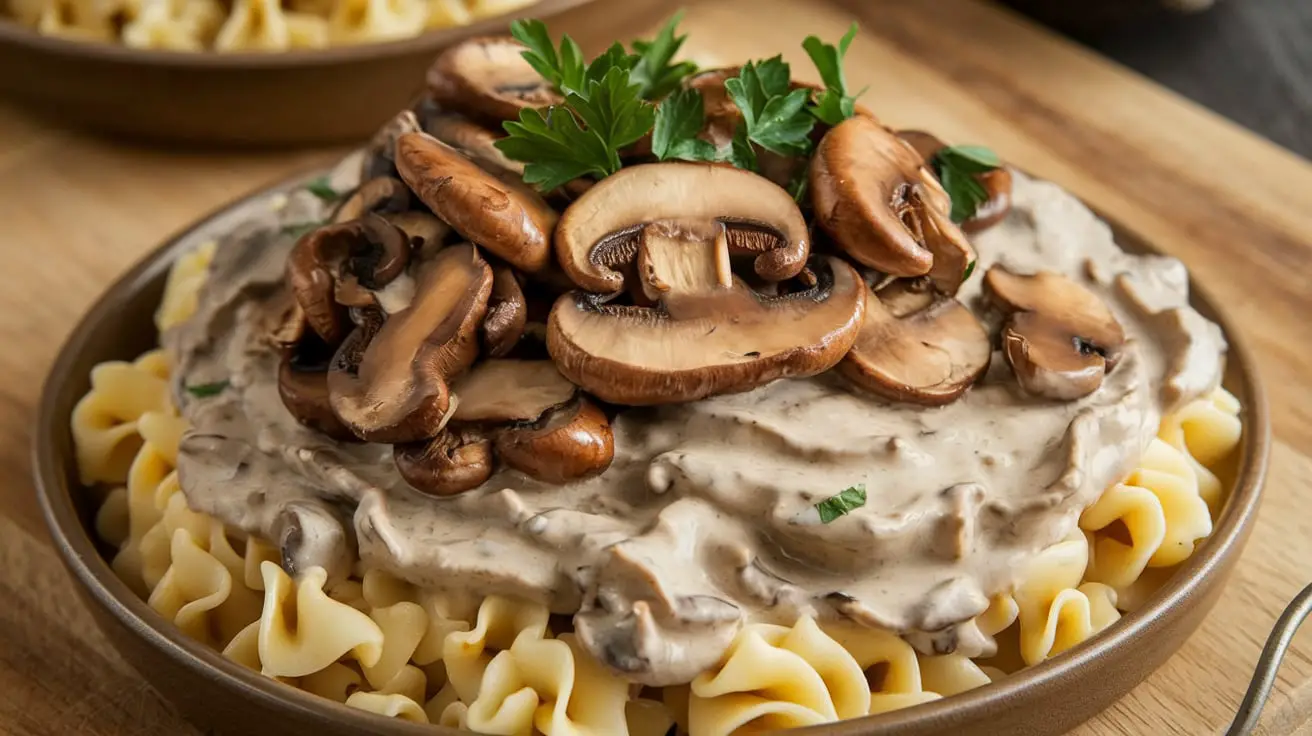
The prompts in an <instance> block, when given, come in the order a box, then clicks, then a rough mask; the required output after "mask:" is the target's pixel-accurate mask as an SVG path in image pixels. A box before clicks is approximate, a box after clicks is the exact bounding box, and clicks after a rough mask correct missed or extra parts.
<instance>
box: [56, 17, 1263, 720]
mask: <svg viewBox="0 0 1312 736" xmlns="http://www.w3.org/2000/svg"><path fill="white" fill-rule="evenodd" d="M566 1H567V2H568V1H572V0H566ZM326 170H327V169H326V168H325V167H322V166H318V167H315V168H314V169H313V170H309V171H305V172H302V173H300V174H297V175H293V176H290V177H282V178H280V179H279V180H278V181H277V182H276V183H274V184H272V185H269V186H264V187H260V188H258V189H256V190H254V191H252V192H250V193H247V194H245V195H242V196H240V197H237V198H235V199H233V200H231V201H229V202H228V203H226V204H224V205H221V206H220V207H218V208H216V209H214V210H213V211H211V212H209V213H208V214H206V215H204V216H203V217H201V218H198V219H196V220H195V221H193V222H191V223H190V224H188V225H185V226H184V227H182V228H181V229H179V230H178V231H177V232H175V233H174V234H172V235H171V236H169V237H168V238H167V239H165V240H164V242H163V243H162V244H161V245H160V246H158V247H156V248H154V249H152V250H151V251H149V252H148V253H146V254H145V255H144V256H143V257H142V258H140V259H139V260H138V261H137V262H136V263H135V264H134V265H133V266H132V267H131V268H130V269H129V270H128V271H126V272H125V273H123V274H122V275H121V276H120V277H119V278H117V279H116V280H115V281H114V282H113V284H112V285H110V286H109V287H108V288H107V289H106V290H105V292H104V293H103V294H102V295H101V296H100V297H99V298H98V299H97V300H96V301H95V302H94V303H93V304H92V306H90V307H89V308H88V309H87V310H86V311H85V312H84V313H83V315H82V316H81V318H80V319H79V321H78V323H77V325H76V327H74V329H73V331H72V332H71V333H70V334H69V336H68V337H67V338H66V339H65V341H64V344H63V345H62V347H61V348H60V351H59V353H58V355H57V357H56V359H55V361H54V363H53V364H52V366H51V368H50V369H49V372H48V373H47V377H46V381H45V384H44V385H43V387H42V393H41V398H40V404H39V409H38V416H37V422H36V428H35V432H34V434H33V438H32V448H31V451H32V456H31V457H32V467H33V476H34V477H33V480H34V485H35V487H36V491H37V496H38V500H39V502H40V505H41V511H42V514H43V516H44V518H45V521H46V525H47V526H48V527H49V529H50V534H51V536H52V538H53V541H54V543H55V546H56V548H57V549H58V550H59V554H60V556H61V557H62V558H63V561H64V564H65V566H66V567H67V568H68V569H69V570H70V571H71V572H72V573H73V575H74V577H75V578H76V579H77V581H78V582H79V583H80V584H81V585H82V587H83V589H84V590H83V592H84V593H88V594H90V596H91V597H93V598H94V599H95V601H96V602H97V603H98V604H99V605H100V606H101V607H103V608H104V609H106V610H107V611H109V612H110V613H112V614H113V616H114V617H115V618H117V619H118V621H119V623H120V624H122V625H123V626H125V627H126V628H128V629H129V630H131V631H132V632H133V633H134V634H135V635H137V636H138V637H140V638H141V639H143V640H144V641H145V642H146V643H147V644H148V645H150V646H151V647H153V648H155V649H158V650H161V651H162V652H163V653H165V654H166V655H167V656H169V657H170V658H171V659H173V660H174V661H175V662H176V663H177V664H179V665H180V666H183V667H186V668H187V669H190V670H192V671H193V672H194V673H195V674H196V675H197V676H199V677H203V678H205V679H207V680H209V681H210V682H211V683H213V684H214V686H217V687H223V688H226V689H229V690H230V691H233V692H236V693H239V694H240V695H241V697H244V698H254V699H256V700H257V701H260V702H261V703H262V704H263V705H265V706H267V707H269V708H271V709H274V710H280V709H289V708H290V709H292V710H294V711H297V712H298V713H299V714H300V715H302V716H303V717H307V718H308V719H309V720H311V721H318V722H321V723H327V722H332V723H333V724H334V725H338V726H341V725H347V726H352V727H356V728H359V729H360V730H361V732H362V733H363V732H369V733H379V734H386V735H387V736H423V735H425V734H426V735H427V736H435V735H440V734H451V735H452V736H455V735H456V734H460V733H467V732H459V731H455V730H450V729H445V728H442V727H439V726H437V725H436V724H429V725H422V724H413V723H408V722H404V721H401V720H399V719H393V718H386V717H383V716H378V715H375V714H373V713H369V712H366V711H362V710H358V709H355V708H350V707H347V706H345V705H343V704H340V703H337V702H335V701H332V700H329V699H327V698H320V697H318V696H314V695H311V694H309V693H307V692H305V691H302V690H300V689H298V688H290V687H285V686H283V685H282V684H281V683H278V682H276V681H274V680H271V679H269V678H266V677H264V676H262V675H260V674H259V673H258V672H254V671H252V670H249V669H247V668H245V667H243V666H241V665H239V664H237V663H235V662H232V661H230V660H228V659H227V658H225V657H223V656H222V654H221V653H220V652H218V651H217V650H214V649H211V648H210V647H208V646H206V645H204V644H202V643H201V642H199V641H197V640H194V639H191V638H190V637H188V636H186V635H185V634H183V633H182V631H181V629H178V628H176V627H175V626H171V625H169V622H167V621H165V620H164V619H162V618H161V617H160V616H159V615H158V614H157V613H155V611H154V610H152V609H151V608H150V607H149V606H148V605H147V604H146V601H145V600H143V599H141V598H139V597H137V595H136V594H134V593H133V592H132V591H131V590H130V589H129V588H128V587H127V584H126V583H124V582H123V581H122V580H120V579H119V578H118V576H117V575H116V574H115V573H114V572H113V570H112V569H111V568H110V565H109V562H108V561H107V560H106V559H105V558H104V557H102V556H101V554H100V552H99V551H98V550H97V547H96V543H95V541H94V540H93V538H92V534H93V530H92V529H90V528H88V527H87V526H86V525H84V524H83V523H82V521H81V519H80V518H79V516H78V513H77V509H76V508H75V506H74V503H73V493H74V492H75V489H76V488H78V481H77V479H76V478H75V477H69V476H68V475H67V474H65V472H64V467H65V465H64V463H63V462H62V460H61V458H60V457H59V456H58V453H56V452H55V449H54V448H55V446H56V444H57V443H55V442H53V441H47V439H46V438H53V437H55V436H57V435H56V434H55V433H59V432H63V433H67V432H69V425H68V419H69V418H68V417H67V416H61V415H58V412H57V411H56V409H57V408H58V405H59V403H60V397H61V394H63V392H64V391H65V390H66V389H65V386H66V385H67V384H68V383H69V381H70V380H78V378H79V376H75V375H73V374H72V371H73V368H74V363H75V362H76V358H77V357H78V356H79V355H80V354H81V353H82V352H83V351H85V350H86V349H87V343H88V341H89V340H90V338H91V336H92V334H93V333H94V332H95V331H96V330H97V329H98V328H99V326H100V324H101V323H102V322H105V321H107V320H110V319H112V317H110V314H111V313H112V312H111V310H110V309H109V308H110V307H111V306H112V305H113V304H114V303H116V302H119V301H123V300H130V299H133V298H135V297H136V295H137V294H138V293H139V292H140V291H141V290H142V289H143V288H144V287H146V286H147V285H148V284H150V283H152V282H153V281H154V280H155V279H160V278H162V277H163V275H164V274H165V273H166V272H167V269H168V267H169V266H170V265H171V264H172V262H173V260H174V259H176V258H177V257H178V256H179V255H180V254H181V253H182V252H184V250H185V249H186V246H189V245H191V244H190V243H188V240H189V239H191V238H193V237H194V235H193V233H194V232H195V231H197V230H199V229H201V228H203V227H205V226H206V225H207V224H208V223H210V222H212V221H214V220H215V219H217V218H219V217H221V216H223V215H224V214H225V213H228V212H230V211H231V210H233V209H235V208H237V207H240V206H244V205H248V204H250V203H251V202H253V201H258V200H260V199H263V198H266V197H269V196H271V195H274V194H277V193H279V192H286V191H287V190H290V189H292V188H294V187H296V186H297V185H298V184H300V183H302V182H304V181H307V180H309V179H311V178H313V177H314V176H318V175H320V174H322V173H323V172H324V171H326ZM1095 214H1097V215H1098V216H1099V217H1101V218H1102V219H1104V220H1105V221H1106V222H1108V224H1109V225H1110V226H1111V227H1112V229H1113V231H1114V233H1115V235H1116V238H1117V242H1118V244H1119V245H1121V246H1122V247H1124V248H1127V249H1129V250H1131V251H1134V250H1141V251H1146V252H1152V253H1160V252H1162V251H1161V250H1160V249H1159V248H1157V247H1155V246H1153V245H1152V244H1151V243H1150V241H1148V240H1146V239H1145V238H1143V237H1141V236H1139V235H1138V234H1137V233H1135V232H1134V231H1133V230H1131V229H1128V228H1125V227H1124V226H1121V225H1118V224H1116V223H1115V222H1114V221H1113V220H1111V219H1108V218H1106V217H1105V216H1104V214H1105V213H1101V212H1097V211H1096V210H1095ZM1189 286H1190V302H1191V304H1193V305H1195V306H1197V307H1201V308H1203V310H1204V312H1205V314H1206V316H1207V317H1208V318H1209V319H1211V320H1212V321H1213V322H1215V323H1216V324H1218V325H1219V326H1220V327H1221V330H1222V332H1223V334H1224V335H1225V338H1226V340H1227V342H1228V346H1229V347H1228V352H1227V358H1226V360H1227V364H1226V371H1227V373H1232V372H1233V375H1235V376H1238V377H1240V378H1241V379H1242V383H1243V385H1244V388H1245V396H1244V401H1243V404H1242V409H1241V417H1242V421H1243V435H1242V437H1241V440H1240V447H1239V450H1240V452H1241V455H1240V459H1239V465H1238V468H1237V471H1236V473H1235V480H1234V484H1233V487H1232V488H1231V489H1230V490H1229V494H1228V496H1227V497H1226V502H1225V505H1224V507H1223V508H1222V511H1221V513H1220V515H1219V516H1218V518H1217V521H1216V524H1215V525H1214V527H1213V529H1212V533H1211V534H1210V535H1209V536H1208V537H1207V538H1206V539H1204V540H1203V541H1202V542H1201V543H1200V544H1199V545H1198V547H1197V548H1196V550H1195V552H1194V554H1193V555H1192V556H1190V558H1189V559H1188V560H1186V561H1185V562H1184V563H1183V564H1181V565H1180V567H1179V568H1178V569H1177V570H1176V571H1175V572H1174V574H1172V575H1171V577H1170V578H1169V579H1168V580H1167V581H1166V582H1165V583H1164V584H1163V585H1162V586H1161V587H1160V588H1158V589H1157V590H1156V591H1154V592H1153V594H1152V595H1151V596H1150V597H1149V598H1148V600H1147V601H1146V602H1145V603H1144V605H1143V606H1141V607H1140V608H1138V609H1137V610H1135V611H1132V612H1129V613H1126V614H1124V615H1122V616H1121V618H1120V619H1119V620H1118V621H1117V622H1116V623H1114V624H1113V625H1112V626H1110V627H1108V628H1107V629H1105V630H1103V631H1101V632H1099V633H1098V634H1096V635H1095V636H1093V637H1091V638H1090V639H1088V640H1087V641H1085V642H1083V643H1081V644H1079V645H1078V646H1076V647H1074V648H1072V649H1071V650H1068V651H1066V652H1063V653H1061V654H1059V655H1057V656H1055V657H1053V658H1051V659H1048V660H1046V661H1044V662H1042V663H1040V664H1038V665H1035V666H1033V667H1028V668H1025V669H1023V670H1021V671H1019V672H1017V673H1014V674H1011V675H1009V676H1007V677H1006V678H1004V679H1002V680H999V681H997V682H994V683H991V684H988V685H984V686H981V687H978V688H975V689H973V690H970V691H967V692H964V693H960V694H957V695H953V696H950V697H945V698H941V699H938V700H934V701H931V702H928V703H924V704H921V705H916V706H913V707H909V708H904V709H900V710H895V711H891V712H888V713H882V714H878V715H870V716H862V717H860V718H854V719H848V720H843V721H835V722H831V723H825V724H820V725H816V726H809V727H804V728H799V729H794V730H789V731H787V733H789V734H796V736H807V735H811V736H819V735H820V734H827V735H828V736H862V735H863V734H866V733H871V732H873V731H872V730H871V729H875V730H879V731H881V732H882V730H884V729H887V730H891V731H898V732H900V731H901V730H902V729H906V728H910V727H913V726H919V725H923V724H925V723H940V724H950V723H954V722H958V721H959V720H961V719H962V718H963V717H965V716H967V715H969V714H970V713H975V712H978V713H987V712H989V711H990V710H992V709H994V708H996V707H998V706H999V705H1003V704H1005V703H1006V702H1007V701H1008V700H1009V698H1010V697H1011V696H1012V695H1013V694H1014V693H1017V692H1020V691H1023V690H1026V689H1030V688H1036V687H1043V686H1051V685H1054V684H1056V683H1058V682H1060V681H1062V680H1065V679H1067V678H1070V677H1078V676H1079V675H1078V673H1079V671H1080V670H1082V669H1085V668H1086V667H1088V666H1089V664H1090V663H1091V662H1094V661H1096V660H1097V659H1099V658H1100V657H1103V656H1105V655H1107V654H1108V653H1109V652H1111V651H1113V650H1116V649H1119V648H1121V647H1126V646H1131V645H1133V643H1134V640H1136V639H1137V638H1138V637H1141V636H1146V635H1150V632H1149V630H1150V628H1151V627H1152V626H1153V625H1154V622H1155V620H1156V619H1157V618H1158V616H1159V615H1160V614H1163V613H1166V612H1168V611H1171V610H1174V609H1176V608H1177V607H1179V606H1181V605H1182V604H1183V603H1184V601H1185V599H1186V598H1187V597H1189V596H1190V595H1191V594H1192V592H1193V591H1194V590H1195V589H1196V588H1197V587H1198V586H1199V585H1200V584H1201V583H1202V582H1204V579H1205V578H1206V577H1207V576H1209V575H1211V574H1213V573H1214V572H1215V571H1216V570H1217V568H1218V567H1221V566H1222V565H1224V564H1226V563H1227V562H1229V561H1230V558H1231V556H1232V555H1234V554H1236V553H1237V552H1238V551H1239V550H1238V549H1236V548H1237V547H1240V546H1242V545H1243V544H1244V542H1245V541H1246V537H1247V532H1248V531H1249V530H1250V529H1251V527H1252V525H1253V524H1254V522H1255V518H1256V512H1257V509H1258V506H1259V503H1260V501H1261V496H1262V487H1263V485H1264V481H1265V476H1266V471H1267V467H1268V460H1269V453H1270V445H1271V425H1270V419H1269V407H1268V405H1267V399H1266V392H1265V388H1264V387H1263V385H1262V381H1261V378H1260V376H1259V373H1258V371H1257V363H1256V360H1255V358H1254V355H1253V353H1252V352H1251V349H1250V348H1249V347H1248V344H1247V341H1246V340H1245V338H1244V337H1243V335H1242V333H1241V332H1238V331H1237V330H1236V329H1235V328H1234V325H1233V322H1232V321H1231V320H1230V318H1229V317H1227V316H1226V314H1225V313H1224V311H1222V310H1221V309H1219V308H1218V307H1217V306H1216V305H1217V304H1219V303H1221V302H1218V301H1217V300H1216V299H1214V298H1213V297H1212V296H1211V295H1210V293H1209V292H1208V291H1207V289H1206V288H1205V287H1203V286H1201V285H1200V284H1199V283H1198V282H1197V281H1196V280H1195V279H1194V277H1193V274H1192V273H1190V275H1189ZM125 359H127V358H125ZM1174 655H1175V651H1174V650H1173V651H1172V652H1171V654H1170V656H1174ZM146 679H147V680H149V678H146Z"/></svg>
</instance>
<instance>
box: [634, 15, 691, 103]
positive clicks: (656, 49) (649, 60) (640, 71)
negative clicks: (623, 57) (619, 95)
mask: <svg viewBox="0 0 1312 736" xmlns="http://www.w3.org/2000/svg"><path fill="white" fill-rule="evenodd" d="M682 19H683V11H679V12H678V13H675V14H674V17H672V18H670V20H669V21H668V22H667V23H666V24H665V26H664V27H663V28H661V30H660V32H659V33H657V34H656V38H654V39H652V40H651V41H634V42H633V50H634V52H636V55H637V61H636V62H635V63H634V65H633V81H634V83H635V84H637V85H638V86H639V87H640V88H641V92H640V94H641V95H642V96H643V98H644V99H648V100H659V99H661V98H663V97H665V96H666V95H669V94H670V93H672V92H674V90H676V89H678V88H679V85H680V84H681V83H682V82H683V80H684V78H685V77H687V76H689V75H691V74H695V73H696V72H697V64H696V63H694V62H691V61H681V62H679V63H677V64H671V63H670V62H671V61H673V59H674V55H675V54H677V53H679V48H680V47H681V46H683V42H684V41H685V40H686V39H687V38H688V36H687V34H685V35H682V36H676V35H674V31H675V29H676V28H677V27H678V25H679V21H680V20H682Z"/></svg>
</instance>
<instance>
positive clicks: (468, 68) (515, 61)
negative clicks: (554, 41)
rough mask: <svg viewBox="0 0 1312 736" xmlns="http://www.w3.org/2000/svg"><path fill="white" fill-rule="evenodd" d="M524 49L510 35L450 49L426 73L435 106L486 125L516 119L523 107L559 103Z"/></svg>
mask: <svg viewBox="0 0 1312 736" xmlns="http://www.w3.org/2000/svg"><path fill="white" fill-rule="evenodd" d="M525 51H527V49H526V48H525V47H524V46H522V45H521V44H520V43H519V42H518V41H516V40H515V39H513V38H510V37H509V36H493V37H482V38H471V39H469V40H466V41H461V42H460V43H458V44H456V45H454V46H451V47H450V48H448V49H447V50H446V51H443V52H442V55H441V56H438V57H437V61H435V62H434V63H433V66H431V67H430V68H429V70H428V90H429V92H430V93H431V94H432V96H433V100H434V101H436V102H437V104H439V105H441V106H442V107H445V108H450V109H454V110H468V111H469V112H471V113H473V114H475V115H478V116H481V117H484V118H487V119H489V120H494V121H500V120H514V119H516V118H518V117H519V111H520V110H522V109H524V108H526V107H547V106H548V105H557V104H560V102H562V100H561V97H560V95H558V94H556V92H555V90H553V89H552V88H551V83H550V82H548V81H547V80H546V79H544V78H543V77H542V75H541V74H538V73H537V71H535V70H534V69H533V67H532V66H529V63H528V62H527V61H525V60H524V57H523V53H524V52H525Z"/></svg>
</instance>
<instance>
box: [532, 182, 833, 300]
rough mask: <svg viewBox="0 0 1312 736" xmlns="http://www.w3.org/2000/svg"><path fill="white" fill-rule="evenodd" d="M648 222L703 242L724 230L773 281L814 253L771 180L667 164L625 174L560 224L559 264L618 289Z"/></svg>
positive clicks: (597, 288)
mask: <svg viewBox="0 0 1312 736" xmlns="http://www.w3.org/2000/svg"><path fill="white" fill-rule="evenodd" d="M648 224H660V225H664V226H665V227H667V228H670V229H683V230H686V231H687V232H689V233H693V234H696V235H697V237H702V238H706V237H711V238H714V237H715V236H716V235H717V234H718V233H720V232H721V230H723V232H724V233H725V237H726V239H727V242H728V247H729V253H730V254H731V255H751V256H755V262H754V265H755V270H756V273H757V274H758V275H760V276H761V277H762V278H764V279H767V280H769V281H782V280H784V279H788V278H792V277H793V276H796V275H797V274H798V272H799V271H801V270H802V267H803V266H805V265H806V258H807V255H808V254H809V253H810V249H811V243H810V237H809V235H808V233H807V229H806V220H804V219H803V218H802V213H801V211H800V210H798V209H797V204H796V203H795V202H794V201H793V198H792V196H791V195H790V194H788V192H786V191H784V190H783V189H782V188H780V187H779V186H777V185H775V184H774V183H772V182H770V181H769V180H767V179H765V178H763V177H761V176H758V175H756V174H753V173H751V172H750V171H744V170H742V169H735V168H732V167H728V166H716V165H712V164H697V163H661V164H644V165H640V166H631V167H627V168H624V169H621V170H620V171H619V173H616V174H613V175H611V176H608V177H606V178H605V179H603V180H601V181H600V182H598V183H597V184H596V185H595V186H593V187H592V188H591V189H589V190H588V191H587V192H586V193H585V194H584V195H583V196H581V197H579V198H578V199H577V200H576V201H575V202H574V203H573V204H571V205H570V206H569V209H567V210H565V214H564V215H563V216H562V217H561V218H560V223H559V224H558V225H557V226H556V240H555V245H556V256H557V259H558V260H559V261H560V264H561V266H562V267H564V269H565V272H566V273H568V274H569V276H570V278H571V279H573V281H574V283H576V284H578V285H579V286H580V287H581V288H583V289H586V290H588V291H593V292H601V293H610V292H617V291H619V290H621V289H622V288H623V287H624V276H623V274H622V273H621V270H622V269H623V268H624V267H625V266H626V265H627V264H629V263H631V262H632V261H633V259H634V258H636V257H637V255H638V247H637V246H638V238H639V234H640V232H641V230H642V228H643V226H645V225H648ZM717 225H723V226H724V227H723V228H719V227H716V226H717Z"/></svg>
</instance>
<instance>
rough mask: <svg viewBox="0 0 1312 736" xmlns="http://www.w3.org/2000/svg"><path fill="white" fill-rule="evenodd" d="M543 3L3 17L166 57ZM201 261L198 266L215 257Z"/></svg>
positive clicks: (287, 1) (117, 3)
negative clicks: (165, 53)
mask: <svg viewBox="0 0 1312 736" xmlns="http://www.w3.org/2000/svg"><path fill="white" fill-rule="evenodd" d="M536 2H537V0H231V2H228V1H227V0H223V1H221V0H11V2H9V3H8V4H7V5H6V4H5V3H0V13H3V12H4V10H5V8H6V7H7V8H8V15H9V16H11V17H12V18H13V19H14V20H16V21H17V22H18V23H20V24H22V25H24V26H27V27H29V28H32V29H33V30H35V31H37V32H38V33H41V34H43V35H49V36H60V37H63V38H68V39H71V40H76V41H94V42H118V43H122V44H123V45H125V46H130V47H132V48H139V49H155V50H161V51H186V52H200V51H219V52H240V51H264V52H273V51H288V50H291V49H316V48H325V47H327V46H337V45H348V44H361V43H378V42H382V41H392V40H396V39H401V38H410V37H413V36H417V35H419V34H420V33H422V32H424V31H425V30H430V29H437V28H452V27H456V26H464V25H469V24H470V23H473V22H475V21H478V20H481V19H483V18H492V17H496V16H502V15H508V14H512V13H516V12H519V11H522V10H524V9H526V8H528V7H529V6H531V5H533V4H534V3H536ZM212 252H213V248H212V246H210V253H211V254H212ZM195 255H196V257H195V258H194V259H193V261H194V262H195V263H198V262H199V261H201V260H204V259H205V258H208V256H206V257H201V256H200V254H199V252H198V253H197V254H195ZM203 272H204V268H203V267H201V268H198V269H196V268H185V269H183V270H182V271H180V272H178V273H179V274H180V275H179V277H180V278H185V277H187V276H195V275H197V274H203ZM178 306H179V305H176V304H171V303H169V302H168V300H167V299H166V300H165V304H164V307H162V308H161V313H162V314H165V315H167V314H169V313H170V312H171V311H172V310H175V309H177V308H178ZM159 319H160V318H159V317H157V321H158V320H159ZM164 321H165V322H168V321H169V320H167V319H164ZM163 328H164V326H163V325H161V329H163Z"/></svg>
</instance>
